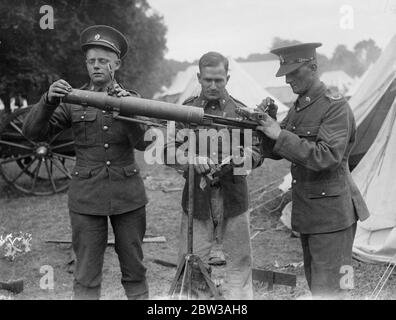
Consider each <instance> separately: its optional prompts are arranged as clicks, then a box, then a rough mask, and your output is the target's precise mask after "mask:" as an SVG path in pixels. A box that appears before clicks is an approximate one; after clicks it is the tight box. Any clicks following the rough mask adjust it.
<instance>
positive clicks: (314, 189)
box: [308, 182, 346, 199]
mask: <svg viewBox="0 0 396 320" xmlns="http://www.w3.org/2000/svg"><path fill="white" fill-rule="evenodd" d="M344 192H346V191H345V182H337V183H330V184H326V183H323V184H317V185H316V184H315V185H311V186H309V187H308V198H309V199H319V198H327V197H338V196H340V195H341V194H343V193H344Z"/></svg>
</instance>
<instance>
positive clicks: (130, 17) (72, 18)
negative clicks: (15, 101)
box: [0, 0, 166, 104]
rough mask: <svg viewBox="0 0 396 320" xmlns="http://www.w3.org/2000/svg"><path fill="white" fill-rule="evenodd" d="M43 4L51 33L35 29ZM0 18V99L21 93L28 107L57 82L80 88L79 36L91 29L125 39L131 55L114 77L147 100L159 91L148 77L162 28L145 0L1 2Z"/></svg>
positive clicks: (161, 47)
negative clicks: (106, 28)
mask: <svg viewBox="0 0 396 320" xmlns="http://www.w3.org/2000/svg"><path fill="white" fill-rule="evenodd" d="M43 5H50V6H52V7H53V9H54V18H55V19H54V29H45V30H43V29H41V28H40V19H41V18H42V17H43V16H44V13H40V8H41V6H43ZM0 17H1V26H0V41H1V43H0V70H1V73H0V97H2V99H3V100H7V99H8V98H9V97H10V96H13V95H15V94H16V93H18V92H21V93H22V94H23V95H25V96H26V97H28V101H29V102H30V101H32V100H33V99H37V97H38V95H40V94H41V93H42V92H44V91H46V90H47V89H48V86H49V85H50V83H52V82H53V81H54V80H56V79H59V78H63V79H65V80H67V81H68V82H69V83H70V84H71V85H72V86H74V87H79V86H81V85H82V84H84V83H85V82H86V81H87V76H86V69H85V64H84V60H85V58H84V55H83V53H82V52H81V50H80V43H79V35H80V32H81V31H82V30H83V29H84V28H86V27H88V26H90V25H94V24H106V25H110V26H112V27H115V28H116V29H119V30H120V31H121V32H122V33H124V34H125V35H126V37H127V38H128V41H129V43H130V50H129V53H128V55H127V57H126V58H125V59H124V61H123V65H124V66H123V68H122V69H121V71H120V72H119V74H118V75H117V78H118V80H119V81H120V82H122V83H123V84H124V85H125V86H126V87H128V88H131V89H136V90H137V91H141V93H142V94H143V95H146V96H150V95H152V94H153V92H154V91H156V90H157V88H158V87H159V86H160V85H159V84H158V83H157V79H156V78H155V77H154V79H153V76H152V74H155V72H156V68H157V67H158V64H159V62H160V61H162V60H163V55H164V52H165V50H166V39H165V34H166V27H165V25H164V23H163V19H162V17H160V16H158V15H157V14H154V13H153V12H152V11H151V8H150V6H149V5H148V3H147V1H146V0H113V1H106V0H96V1H94V0H68V1H67V0H29V1H27V0H18V1H15V0H3V1H1V2H0ZM147 79H150V83H147ZM5 104H6V103H5Z"/></svg>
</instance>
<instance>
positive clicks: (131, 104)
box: [63, 89, 262, 130]
mask: <svg viewBox="0 0 396 320" xmlns="http://www.w3.org/2000/svg"><path fill="white" fill-rule="evenodd" d="M63 101H64V102H67V103H73V104H79V105H83V106H92V107H95V108H98V109H101V110H105V111H108V112H112V113H113V115H114V118H116V119H120V120H126V121H132V122H138V123H139V122H140V123H145V124H149V125H158V124H156V123H153V122H149V121H146V120H141V119H138V118H136V117H135V116H143V117H148V118H155V119H160V120H173V121H178V122H184V123H188V124H192V125H194V124H195V125H205V126H224V127H228V128H229V127H236V128H243V129H252V130H254V129H256V127H257V126H258V121H257V120H259V119H260V117H261V116H262V113H258V112H256V111H253V112H251V111H249V109H247V108H246V110H244V109H241V110H240V112H238V114H239V115H240V116H241V118H227V117H220V116H216V115H209V114H205V113H204V110H203V109H202V108H199V107H194V106H185V105H179V104H174V103H169V102H163V101H156V100H150V99H143V98H138V97H132V96H128V97H114V96H110V95H108V94H107V93H106V92H93V91H86V90H78V89H72V90H71V92H70V93H69V94H68V95H66V96H65V97H64V98H63ZM237 111H238V110H237Z"/></svg>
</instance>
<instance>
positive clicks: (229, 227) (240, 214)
mask: <svg viewBox="0 0 396 320" xmlns="http://www.w3.org/2000/svg"><path fill="white" fill-rule="evenodd" d="M197 76H198V80H199V83H200V85H201V92H200V94H199V96H194V97H191V98H189V99H187V100H186V101H185V102H184V104H185V105H190V106H195V107H199V108H203V109H204V112H205V113H207V114H211V115H218V116H223V117H231V118H238V117H239V115H238V114H237V113H236V109H237V108H238V107H246V106H244V105H243V104H242V103H241V102H240V101H238V100H236V99H235V98H233V97H231V96H230V95H229V94H228V92H227V90H226V85H227V82H228V79H229V77H230V76H229V74H228V60H227V58H225V57H224V56H222V55H221V54H219V53H217V52H208V53H206V54H204V55H203V56H202V57H201V58H200V60H199V73H198V75H197ZM182 128H184V126H183V125H182V124H178V126H177V129H179V130H180V129H182ZM196 129H197V131H196V140H197V148H196V157H195V161H194V167H195V178H194V179H195V187H194V216H193V248H194V253H195V254H198V255H199V256H200V258H201V259H202V260H203V262H204V263H206V264H209V263H211V261H210V259H211V258H212V257H213V256H211V251H212V249H213V248H215V249H217V250H221V252H224V254H225V261H226V266H225V268H226V274H225V281H224V283H223V289H224V292H222V294H223V295H224V296H225V298H226V299H252V297H253V289H252V255H251V242H250V231H249V212H248V187H247V182H246V175H235V174H234V172H233V170H230V168H231V167H230V166H225V167H224V169H222V170H221V171H220V172H219V173H220V174H219V176H218V179H217V181H216V182H214V181H212V182H210V181H207V183H206V182H205V183H204V184H203V185H202V182H203V179H204V177H205V175H206V174H207V173H208V172H210V171H211V170H216V169H219V164H221V162H222V161H223V160H224V158H225V155H226V154H227V153H226V152H225V148H227V146H225V143H224V142H225V140H224V139H223V143H221V141H219V140H217V137H216V139H213V140H211V142H212V143H214V144H217V143H218V144H219V147H218V152H213V150H212V152H210V150H207V149H206V148H205V147H203V148H202V144H201V143H202V142H203V141H201V140H202V138H200V137H199V133H198V130H199V129H211V130H214V129H213V128H209V127H205V126H202V127H199V128H196ZM179 132H180V131H178V133H179ZM217 132H218V131H213V133H217ZM260 134H261V133H260ZM255 138H257V137H253V144H254V141H255ZM183 141H184V140H183V138H182V137H180V136H179V135H176V144H174V145H173V147H175V146H179V145H180V144H181V143H182V142H183ZM240 141H242V143H243V141H244V140H243V137H241V140H240ZM256 141H257V140H256ZM258 144H259V143H258V142H257V145H258ZM171 146H172V144H168V145H167V147H166V152H167V153H169V152H170V148H171ZM246 147H248V148H249V146H245V150H246V151H247V150H248V148H246ZM249 152H250V154H251V157H250V158H249V160H248V161H251V164H252V167H253V168H255V167H257V166H259V165H260V164H261V163H262V160H263V157H262V156H261V153H260V147H259V146H254V145H253V146H251V147H250V149H249ZM187 167H188V165H184V166H182V165H180V163H178V162H177V163H176V169H178V170H180V171H181V172H183V173H184V177H185V178H186V183H185V186H184V190H183V197H182V207H183V211H184V214H182V219H181V228H180V240H179V241H180V243H179V259H181V258H182V257H183V254H185V253H186V251H187V224H188V223H187V222H188V218H187V212H188V173H187ZM218 258H221V256H218ZM193 278H194V275H193ZM198 279H199V277H198ZM198 286H199V285H198ZM199 287H200V286H199ZM201 288H202V286H201Z"/></svg>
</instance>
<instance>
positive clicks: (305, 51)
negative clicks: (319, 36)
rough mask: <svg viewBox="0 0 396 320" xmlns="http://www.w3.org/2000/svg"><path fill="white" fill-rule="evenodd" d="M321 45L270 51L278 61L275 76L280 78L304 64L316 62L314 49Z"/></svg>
mask: <svg viewBox="0 0 396 320" xmlns="http://www.w3.org/2000/svg"><path fill="white" fill-rule="evenodd" d="M321 45H322V44H321V43H319V42H312V43H301V44H296V45H292V46H286V47H281V48H276V49H273V50H271V51H270V52H271V53H273V54H276V55H277V56H278V57H279V61H280V68H279V70H278V72H277V73H276V76H277V77H282V76H284V75H286V74H288V73H290V72H293V71H294V70H297V69H298V68H299V67H301V66H302V65H303V64H304V63H306V62H309V61H313V60H316V48H318V47H320V46H321Z"/></svg>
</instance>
